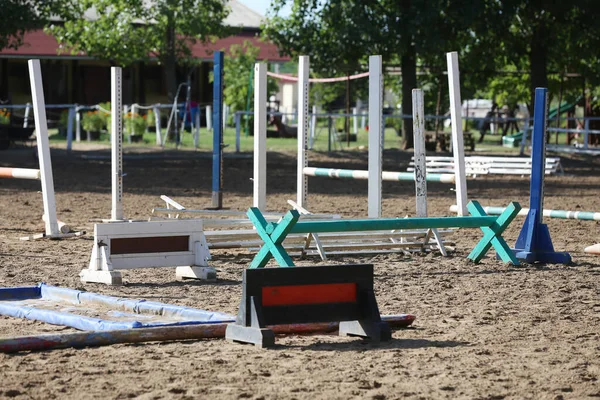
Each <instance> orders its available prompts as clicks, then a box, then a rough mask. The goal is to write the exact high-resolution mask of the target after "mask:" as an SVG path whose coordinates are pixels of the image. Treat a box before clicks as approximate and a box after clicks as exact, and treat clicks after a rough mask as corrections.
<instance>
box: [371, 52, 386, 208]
mask: <svg viewBox="0 0 600 400" xmlns="http://www.w3.org/2000/svg"><path fill="white" fill-rule="evenodd" d="M382 137H383V74H382V65H381V56H370V57H369V185H368V187H369V206H368V216H369V218H381V171H382V162H381V158H382V153H383V151H382V150H383V149H382V146H381V143H382Z"/></svg>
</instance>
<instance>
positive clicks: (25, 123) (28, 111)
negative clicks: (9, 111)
mask: <svg viewBox="0 0 600 400" xmlns="http://www.w3.org/2000/svg"><path fill="white" fill-rule="evenodd" d="M30 112H31V103H27V105H26V106H25V117H24V118H23V128H27V126H28V125H29V113H30Z"/></svg>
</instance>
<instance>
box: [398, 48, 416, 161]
mask: <svg viewBox="0 0 600 400" xmlns="http://www.w3.org/2000/svg"><path fill="white" fill-rule="evenodd" d="M401 68H402V115H410V118H403V119H402V139H403V143H402V148H403V149H405V150H406V149H412V148H413V147H414V139H413V121H412V90H413V89H415V88H416V87H417V57H416V51H415V47H414V46H413V45H410V46H409V47H407V50H406V52H405V53H404V54H402V57H401Z"/></svg>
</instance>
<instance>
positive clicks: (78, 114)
mask: <svg viewBox="0 0 600 400" xmlns="http://www.w3.org/2000/svg"><path fill="white" fill-rule="evenodd" d="M80 111H81V109H80V108H79V106H78V105H77V104H75V141H76V142H77V143H79V142H81V112H80Z"/></svg>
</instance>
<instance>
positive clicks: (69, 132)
mask: <svg viewBox="0 0 600 400" xmlns="http://www.w3.org/2000/svg"><path fill="white" fill-rule="evenodd" d="M74 119H75V107H69V116H68V117H67V151H71V148H72V147H73V120H74Z"/></svg>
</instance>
